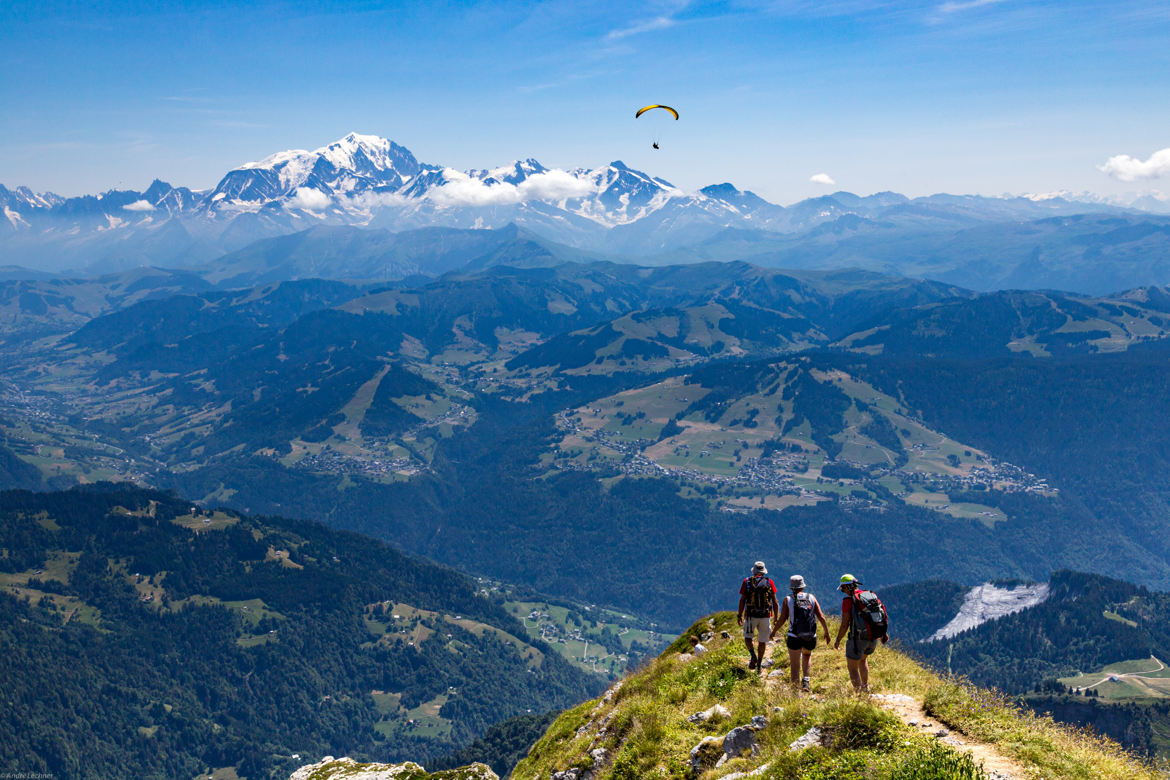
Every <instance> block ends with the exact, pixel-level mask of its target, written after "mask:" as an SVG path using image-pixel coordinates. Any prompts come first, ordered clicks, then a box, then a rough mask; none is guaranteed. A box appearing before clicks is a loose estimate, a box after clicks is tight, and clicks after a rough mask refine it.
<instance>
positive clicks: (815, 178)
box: [808, 173, 837, 186]
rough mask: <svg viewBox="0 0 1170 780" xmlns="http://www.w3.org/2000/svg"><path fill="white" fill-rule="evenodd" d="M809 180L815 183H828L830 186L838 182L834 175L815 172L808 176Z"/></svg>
mask: <svg viewBox="0 0 1170 780" xmlns="http://www.w3.org/2000/svg"><path fill="white" fill-rule="evenodd" d="M808 180H809V181H811V182H812V183H813V184H827V185H830V186H832V185H834V184H836V183H837V182H835V181H833V177H832V176H830V175H829V174H827V173H814V174H813V175H812V176H809V177H808Z"/></svg>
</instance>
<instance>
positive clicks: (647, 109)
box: [634, 103, 678, 119]
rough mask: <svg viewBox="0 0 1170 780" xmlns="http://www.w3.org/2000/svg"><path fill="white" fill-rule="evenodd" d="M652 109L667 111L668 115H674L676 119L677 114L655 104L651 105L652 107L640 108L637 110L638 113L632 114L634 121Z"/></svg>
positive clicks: (672, 110)
mask: <svg viewBox="0 0 1170 780" xmlns="http://www.w3.org/2000/svg"><path fill="white" fill-rule="evenodd" d="M652 108H661V109H662V110H663V111H669V112H670V113H672V114H674V118H675V119H678V112H677V111H675V110H674V109H673V108H671V107H670V106H660V105H658V104H657V103H656V104H654V105H652V106H644V107H642V108H639V109H638V113H636V114H634V119H637V118H638V117H640V116H642V114H645V113H646V112H647V111H649V110H650V109H652Z"/></svg>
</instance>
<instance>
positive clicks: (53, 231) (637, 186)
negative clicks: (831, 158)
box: [0, 133, 1160, 273]
mask: <svg viewBox="0 0 1170 780" xmlns="http://www.w3.org/2000/svg"><path fill="white" fill-rule="evenodd" d="M1155 203H1160V201H1155ZM0 209H2V211H3V218H2V219H0V250H2V252H3V259H0V265H21V266H25V267H28V268H32V269H36V270H42V271H62V270H73V271H85V272H90V273H92V272H96V271H113V270H120V269H122V268H127V267H134V266H139V265H156V266H158V265H165V266H180V267H181V266H190V265H194V264H198V263H201V262H206V261H209V260H211V259H213V258H216V257H219V256H221V255H222V254H224V253H226V252H230V251H234V250H236V249H239V248H242V247H244V246H246V245H248V244H250V243H252V242H254V241H256V240H259V239H262V238H270V237H274V236H280V235H286V234H289V233H294V232H299V231H302V230H305V229H308V228H310V227H314V226H320V225H344V226H356V227H363V228H381V229H389V230H392V231H402V230H410V229H414V228H422V227H455V228H497V227H503V226H506V225H509V224H515V225H517V226H519V227H521V228H524V229H526V230H528V231H530V232H531V233H533V234H535V235H538V236H541V237H543V238H546V239H549V240H552V241H555V242H558V243H561V244H565V245H568V246H571V247H576V248H580V249H588V250H591V251H595V252H604V253H607V254H609V255H612V256H626V257H642V258H645V257H651V256H656V255H657V256H661V255H663V253H669V252H672V251H675V250H678V249H680V248H683V247H691V246H695V245H700V244H702V243H703V242H710V241H722V240H724V239H725V238H726V236H727V234H728V231H731V232H732V233H733V234H735V236H734V239H733V240H736V241H740V240H742V233H743V231H747V234H748V235H750V236H752V237H753V239H752V240H754V241H757V243H758V241H759V240H760V239H761V237H764V238H767V237H769V236H771V237H776V238H780V237H781V235H784V234H787V235H792V234H797V233H801V232H804V231H814V230H818V229H820V230H822V231H824V230H828V231H831V232H836V233H842V232H856V231H859V230H861V231H864V230H871V229H879V228H882V227H886V226H890V225H897V226H899V227H905V226H910V227H913V228H914V229H933V228H945V229H948V230H953V229H962V228H967V227H971V226H974V225H977V224H983V223H986V222H993V221H1026V220H1034V219H1042V218H1045V217H1053V216H1060V215H1071V214H1079V213H1085V212H1094V213H1100V212H1106V213H1121V212H1122V209H1120V208H1119V207H1118V206H1116V205H1115V204H1110V203H1100V202H1098V203H1085V202H1081V201H1078V200H1073V199H1070V198H1069V197H1061V196H1060V195H1056V196H1049V195H1045V196H1028V197H1018V198H1009V197H1004V198H984V197H977V196H952V195H933V196H929V197H926V198H915V199H910V198H907V197H905V196H902V195H898V194H895V193H878V194H875V195H871V196H867V197H859V196H857V195H853V194H851V193H847V192H838V193H835V194H833V195H830V196H825V197H820V198H814V199H810V200H805V201H801V202H800V203H796V204H793V205H792V206H789V207H782V206H779V205H776V204H773V203H769V202H768V201H766V200H764V199H763V198H761V197H759V196H757V195H755V194H754V193H751V192H745V191H741V190H739V189H737V188H736V187H734V186H733V185H731V184H727V183H724V184H716V185H712V186H709V187H704V188H703V189H701V190H700V191H698V192H685V191H683V190H681V189H680V188H678V187H675V186H674V185H672V184H671V183H670V182H667V181H665V180H663V179H661V178H658V177H655V176H652V175H650V174H647V173H644V172H642V171H637V170H634V169H632V168H630V167H628V166H626V165H625V164H624V163H622V162H621V161H615V162H611V163H609V164H608V165H604V166H601V167H599V168H577V169H573V170H560V169H550V168H546V167H545V166H543V165H541V164H540V163H539V162H537V161H536V160H532V159H528V160H523V161H517V162H514V163H512V164H510V165H506V166H502V167H499V168H490V169H473V170H468V171H459V170H455V169H453V168H450V167H444V166H441V165H434V164H430V163H424V162H420V161H419V160H418V159H416V158H415V156H414V155H413V154H412V153H411V152H410V151H409V150H408V149H406V148H405V147H403V146H400V145H398V144H396V143H394V142H392V141H389V140H387V139H385V138H380V137H378V136H373V135H359V134H357V133H350V134H349V135H347V136H345V137H344V138H342V139H340V140H338V141H335V142H334V143H331V144H328V145H326V146H323V147H321V148H319V149H315V150H313V151H305V150H299V149H297V150H290V151H284V152H278V153H276V154H273V155H270V156H269V157H266V158H264V159H263V160H260V161H258V162H250V163H246V164H244V165H241V166H240V167H238V168H236V169H234V170H231V171H228V172H227V174H225V175H224V176H223V178H222V179H220V181H219V183H218V184H217V185H216V186H215V187H214V188H212V189H211V190H208V191H193V190H190V189H187V188H185V187H173V186H171V185H170V184H167V183H165V182H162V181H158V180H156V181H154V182H153V183H151V185H150V186H149V187H148V188H147V189H146V190H145V191H143V192H137V191H132V190H110V191H108V192H105V193H102V194H101V195H87V196H83V197H73V198H63V197H61V196H59V195H55V194H53V193H39V194H38V193H34V192H32V191H31V190H29V189H28V188H27V187H16V188H15V189H11V190H10V189H7V188H5V187H4V186H2V185H0Z"/></svg>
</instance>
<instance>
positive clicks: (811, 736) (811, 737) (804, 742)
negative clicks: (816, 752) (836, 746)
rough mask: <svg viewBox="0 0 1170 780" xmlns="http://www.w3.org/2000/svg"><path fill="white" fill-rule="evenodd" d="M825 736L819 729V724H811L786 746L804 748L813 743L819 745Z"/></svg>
mask: <svg viewBox="0 0 1170 780" xmlns="http://www.w3.org/2000/svg"><path fill="white" fill-rule="evenodd" d="M824 738H825V733H824V732H823V731H821V729H820V727H819V726H813V727H812V728H811V729H809V730H808V731H806V732H804V735H803V736H801V737H800V738H798V739H797V740H796V741H795V742H793V743H792V744H791V745H789V746H788V749H789V750H804V749H805V748H810V747H812V746H814V745H820V744H821V743H822V742H823V740H824Z"/></svg>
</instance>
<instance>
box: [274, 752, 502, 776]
mask: <svg viewBox="0 0 1170 780" xmlns="http://www.w3.org/2000/svg"><path fill="white" fill-rule="evenodd" d="M342 778H344V780H500V777H499V775H497V774H496V773H495V772H493V771H492V770H491V769H490V768H488V766H487V765H485V764H472V765H471V766H465V767H462V768H460V769H448V770H445V771H443V772H438V773H436V774H427V770H425V769H423V768H422V767H421V766H419V765H418V764H416V763H414V762H413V761H407V762H405V763H402V764H361V763H358V762H357V761H354V760H353V759H352V758H334V757H333V756H326V757H325V758H323V759H321V760H320V761H318V762H317V763H316V764H309V765H308V766H303V767H301V768H300V769H298V770H297V771H295V772H293V773H292V776H291V777H290V778H289V780H342Z"/></svg>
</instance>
